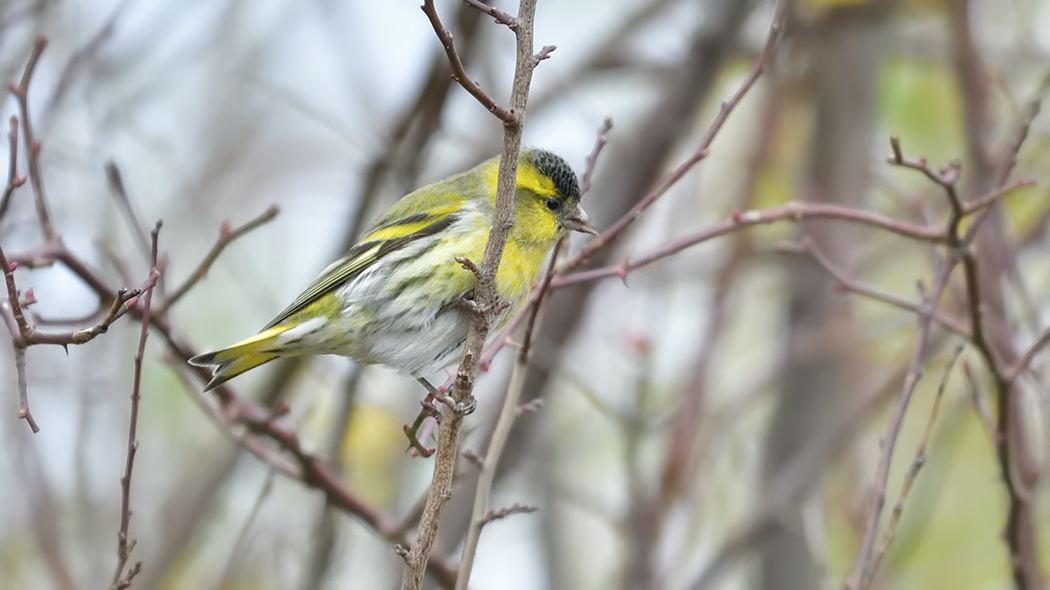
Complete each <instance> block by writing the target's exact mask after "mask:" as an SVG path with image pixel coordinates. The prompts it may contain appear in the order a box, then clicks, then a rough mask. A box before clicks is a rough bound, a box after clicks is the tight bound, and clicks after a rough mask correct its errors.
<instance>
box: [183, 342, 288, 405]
mask: <svg viewBox="0 0 1050 590" xmlns="http://www.w3.org/2000/svg"><path fill="white" fill-rule="evenodd" d="M290 328H291V326H274V327H272V328H270V329H268V330H263V331H262V332H259V333H258V334H256V335H255V336H252V337H251V338H248V339H245V340H241V341H240V342H238V343H237V344H234V345H232V346H228V347H226V348H223V349H222V350H216V351H215V352H206V353H204V354H199V355H197V356H195V357H193V358H191V359H190V364H191V365H197V366H199V367H207V366H214V367H215V370H214V372H212V378H211V381H209V382H208V385H207V386H205V388H204V391H208V390H211V389H215V388H216V387H218V386H220V385H222V384H223V383H226V382H227V381H229V380H230V379H233V378H234V377H236V376H237V375H240V374H241V373H244V372H245V371H249V370H251V369H254V368H255V367H258V366H259V365H264V364H266V363H268V362H270V361H272V360H274V359H275V358H277V357H279V356H281V354H282V353H280V352H277V350H278V348H279V346H277V343H276V342H275V340H276V338H277V337H278V336H279V335H281V334H282V333H284V332H286V331H287V330H289V329H290Z"/></svg>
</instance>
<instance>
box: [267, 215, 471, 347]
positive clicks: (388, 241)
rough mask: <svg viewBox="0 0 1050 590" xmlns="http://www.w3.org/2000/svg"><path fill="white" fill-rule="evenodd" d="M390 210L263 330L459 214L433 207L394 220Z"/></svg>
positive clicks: (454, 220) (442, 228) (431, 233)
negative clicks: (345, 254)
mask: <svg viewBox="0 0 1050 590" xmlns="http://www.w3.org/2000/svg"><path fill="white" fill-rule="evenodd" d="M391 217H392V216H391V215H390V213H389V212H388V214H387V215H385V216H384V217H383V218H381V219H380V220H379V222H378V223H377V224H376V225H375V226H374V227H373V228H372V229H371V230H369V232H368V233H367V234H366V235H365V237H364V239H362V240H361V241H360V242H358V243H357V245H355V246H354V247H353V248H351V249H350V252H349V254H347V256H346V257H345V258H342V259H340V260H337V261H336V262H334V263H332V264H331V265H330V266H329V267H328V268H326V269H324V270H323V271H322V272H321V274H320V275H319V276H318V277H317V278H316V279H314V281H313V282H312V283H310V285H309V286H308V287H307V288H306V290H305V291H303V292H302V293H301V294H300V295H299V296H298V297H296V298H295V301H293V302H292V303H291V305H289V306H288V307H287V308H286V309H285V310H284V311H282V312H281V313H280V314H278V315H277V317H275V318H274V319H273V320H271V321H270V323H269V324H266V326H265V327H264V328H263V329H262V330H261V331H265V330H268V329H270V328H272V327H274V326H276V325H277V324H279V323H281V322H283V321H285V320H286V319H288V318H289V317H291V316H292V315H293V314H295V313H296V312H299V311H301V310H302V309H303V308H305V307H307V306H308V305H310V304H311V303H313V302H315V301H317V300H318V299H319V298H320V297H322V296H324V295H325V294H327V293H329V292H331V291H332V290H334V289H337V288H339V287H340V286H342V285H344V284H346V282H347V281H349V280H351V279H353V278H354V277H356V276H357V275H359V274H360V273H361V271H363V270H365V269H366V268H368V267H370V266H372V265H373V264H375V263H376V262H377V261H378V260H379V259H381V258H382V257H384V256H386V255H387V254H390V253H391V252H395V251H397V250H399V249H401V248H403V247H405V246H406V245H407V244H410V243H411V242H414V241H415V240H418V239H420V238H425V237H427V236H432V235H434V234H436V233H439V232H441V231H444V230H446V229H448V228H449V227H450V226H451V225H452V224H453V223H455V222H456V220H457V219H458V217H459V213H458V212H457V211H456V209H455V208H454V207H449V208H444V209H437V210H430V211H427V212H425V213H416V214H413V215H408V216H406V217H401V218H395V219H391Z"/></svg>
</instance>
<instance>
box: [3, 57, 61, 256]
mask: <svg viewBox="0 0 1050 590" xmlns="http://www.w3.org/2000/svg"><path fill="white" fill-rule="evenodd" d="M45 47H47V39H45V38H44V37H37V38H36V42H35V43H34V44H33V52H32V53H30V54H29V61H28V62H27V63H26V67H25V70H23V72H22V79H21V80H20V81H19V82H18V83H15V82H11V83H9V84H8V88H10V90H11V93H12V94H14V96H15V99H16V101H17V102H18V110H19V112H20V113H21V115H22V137H23V140H24V141H25V146H26V154H27V155H26V163H27V165H28V167H29V181H30V184H32V185H33V199H34V202H35V203H36V214H37V217H38V218H39V220H40V228H41V229H42V230H43V232H44V238H45V239H47V240H53V239H55V238H56V237H58V236H57V234H56V233H55V228H54V226H52V225H51V213H50V212H48V208H47V198H46V197H45V196H44V179H43V176H42V175H41V173H40V142H38V141H37V140H36V135H35V134H34V133H33V124H32V121H31V120H30V118H29V83H30V82H31V81H32V80H33V72H34V71H36V64H37V61H39V60H40V54H41V53H43V52H44V48H45Z"/></svg>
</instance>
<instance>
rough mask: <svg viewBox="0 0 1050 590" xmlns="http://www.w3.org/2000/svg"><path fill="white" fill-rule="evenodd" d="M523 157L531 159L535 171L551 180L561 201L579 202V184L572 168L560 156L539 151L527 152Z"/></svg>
mask: <svg viewBox="0 0 1050 590" xmlns="http://www.w3.org/2000/svg"><path fill="white" fill-rule="evenodd" d="M523 156H524V157H526V158H531V160H532V164H533V165H534V166H536V169H537V170H539V171H540V173H541V174H543V175H544V176H547V177H548V178H550V179H551V182H553V183H554V188H556V189H558V192H559V193H561V196H562V198H563V199H565V200H566V201H568V202H570V203H578V202H580V182H579V181H578V180H577V179H576V173H575V172H573V171H572V167H571V166H569V163H568V162H566V161H565V160H563V159H562V158H561V156H558V155H556V154H553V153H551V152H548V151H547V150H540V149H530V150H527V151H526V152H525V153H524V154H523Z"/></svg>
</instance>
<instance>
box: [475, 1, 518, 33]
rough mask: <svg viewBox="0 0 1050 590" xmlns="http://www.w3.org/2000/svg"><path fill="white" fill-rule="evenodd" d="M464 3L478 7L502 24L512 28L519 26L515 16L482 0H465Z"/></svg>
mask: <svg viewBox="0 0 1050 590" xmlns="http://www.w3.org/2000/svg"><path fill="white" fill-rule="evenodd" d="M463 2H464V3H466V4H468V5H470V6H473V7H474V8H477V9H478V10H480V11H481V12H483V13H485V14H487V15H489V16H491V17H492V18H493V19H495V20H496V22H498V23H499V24H501V25H506V26H507V27H508V28H510V30H512V31H513V30H514V29H515V28H517V26H518V21H517V19H515V18H514V17H513V16H511V15H509V14H507V13H506V12H503V11H502V10H500V9H498V8H496V7H495V6H489V5H488V4H485V3H484V2H481V1H480V0H463Z"/></svg>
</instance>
